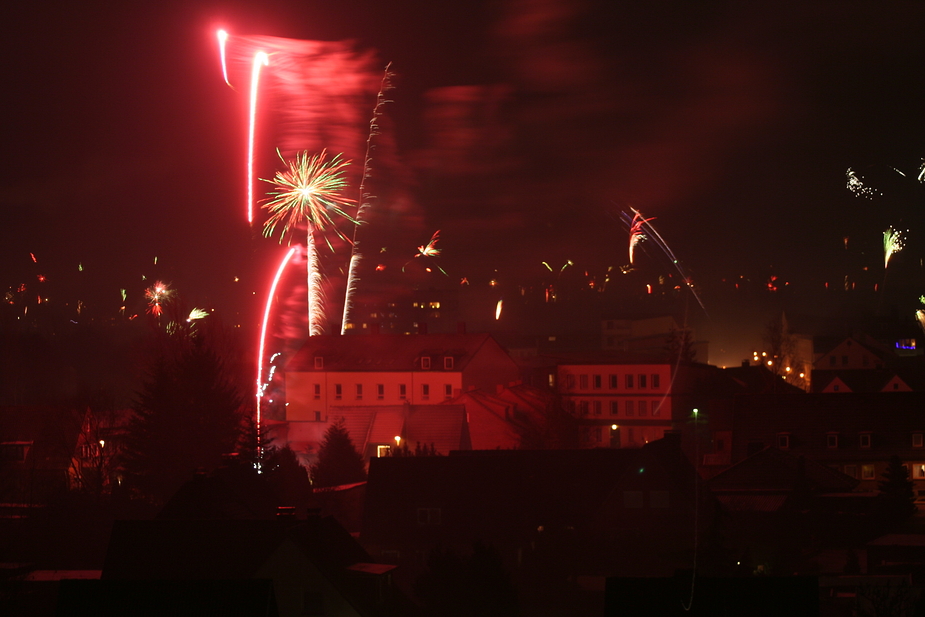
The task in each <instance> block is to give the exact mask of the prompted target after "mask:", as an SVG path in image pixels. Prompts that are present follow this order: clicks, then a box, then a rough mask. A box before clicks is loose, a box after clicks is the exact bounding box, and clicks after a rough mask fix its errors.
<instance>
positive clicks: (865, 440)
mask: <svg viewBox="0 0 925 617" xmlns="http://www.w3.org/2000/svg"><path fill="white" fill-rule="evenodd" d="M858 437H859V438H860V442H859V443H860V446H861V447H862V448H869V447H870V433H861V434H860V435H859V436H858Z"/></svg>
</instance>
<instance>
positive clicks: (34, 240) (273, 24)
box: [0, 0, 925, 306]
mask: <svg viewBox="0 0 925 617" xmlns="http://www.w3.org/2000/svg"><path fill="white" fill-rule="evenodd" d="M922 24H925V3H923V2H889V3H883V2H781V3H752V2H747V3H737V2H707V3H691V2H645V3H638V2H612V1H610V0H480V1H478V2H465V3H440V2H432V1H427V0H413V1H407V2H367V1H362V0H339V1H338V2H330V1H319V2H296V1H283V0H276V1H272V0H271V1H266V2H260V3H253V2H225V3H221V2H201V3H196V2H175V1H161V2H156V3H144V5H138V6H136V3H130V2H124V3H117V2H112V3H105V2H93V1H89V2H85V3H70V2H39V3H34V4H30V5H29V6H28V7H26V6H25V4H23V6H21V7H16V8H12V9H6V11H5V15H4V18H3V20H2V24H0V30H2V32H0V34H2V36H0V46H2V53H3V58H4V60H3V62H2V63H0V67H2V68H0V70H2V83H3V85H4V88H3V91H4V95H3V97H2V103H0V105H2V109H3V127H4V128H3V139H2V146H0V147H2V156H3V165H0V207H2V210H0V241H2V248H0V256H2V259H3V268H2V271H3V276H4V280H3V281H0V283H2V285H3V287H4V289H7V288H9V287H14V286H17V285H19V284H20V283H22V282H29V281H26V280H25V277H26V276H32V275H34V274H35V272H37V269H39V270H41V269H43V267H44V268H45V269H47V272H43V274H46V275H49V276H51V274H50V273H53V275H54V276H55V277H56V278H58V279H59V280H60V279H64V280H65V281H67V285H70V286H74V285H78V284H79V285H83V284H84V281H86V284H87V285H90V286H92V287H93V289H94V290H95V291H94V293H97V294H98V295H97V296H96V297H97V298H104V299H100V300H97V301H98V302H99V303H101V304H105V303H107V302H109V301H110V300H111V301H112V303H113V306H116V305H117V304H118V303H119V302H120V300H119V299H118V290H119V289H121V288H128V290H129V293H130V294H132V293H134V294H135V297H136V298H139V297H140V292H141V291H143V288H144V285H145V284H146V283H145V281H143V280H142V279H141V276H142V275H145V276H147V277H149V280H150V279H151V278H162V279H164V280H168V281H170V282H171V283H173V284H174V285H175V287H177V288H178V289H179V290H180V291H181V293H183V294H184V295H185V296H186V297H187V298H189V300H190V302H193V303H219V302H221V301H223V299H225V298H227V297H228V296H229V294H232V293H234V294H237V295H238V296H247V295H249V294H251V293H252V292H253V291H255V290H262V289H263V287H264V282H263V278H264V277H265V273H266V272H267V271H268V264H269V262H270V257H269V256H272V255H273V254H274V253H273V249H272V247H273V246H275V245H274V244H273V243H272V241H269V240H262V239H260V238H259V237H258V236H259V234H258V233H257V232H255V231H252V230H250V229H249V228H248V226H247V223H246V221H245V219H244V197H245V179H244V155H245V151H246V150H245V136H246V124H245V119H246V110H247V95H246V90H247V88H246V84H245V83H243V82H240V83H238V84H236V86H237V90H232V89H230V88H228V86H226V85H225V84H224V83H223V81H222V78H221V72H220V66H219V59H218V50H217V45H216V42H215V35H214V32H215V30H216V28H218V27H224V28H226V29H227V30H228V31H229V32H230V33H231V34H232V36H233V37H242V38H240V39H238V42H239V44H240V45H239V49H242V48H243V47H242V46H243V45H244V43H243V41H245V39H244V38H243V37H252V36H272V37H281V38H289V39H299V40H306V41H343V40H350V41H352V42H351V43H350V44H349V46H348V47H349V48H350V49H353V50H355V51H356V52H357V53H358V54H362V53H364V52H369V53H371V54H372V56H371V57H370V58H369V59H368V64H367V65H365V66H366V70H367V71H368V76H371V77H372V79H371V80H370V79H367V81H365V82H364V83H367V82H368V83H370V84H372V86H371V87H372V89H371V91H370V92H369V96H368V99H367V100H362V99H358V100H356V101H351V102H350V103H349V105H354V104H355V105H356V109H357V110H358V111H357V112H356V113H357V114H358V115H357V118H359V119H360V121H359V124H358V125H357V126H356V127H354V128H355V129H356V132H355V135H357V136H359V139H358V140H357V141H358V142H359V143H356V144H355V146H354V147H355V151H354V152H353V153H348V154H350V155H351V156H354V157H356V156H358V155H361V153H362V148H363V147H364V146H365V143H364V142H365V137H366V133H365V127H366V126H367V125H368V121H369V116H370V112H371V110H372V106H373V103H374V101H375V93H376V92H375V85H376V84H378V79H379V77H378V76H379V75H381V72H382V69H383V67H384V66H385V64H386V63H387V62H389V61H391V62H392V63H393V65H392V67H393V70H394V72H395V74H396V75H395V78H394V79H393V84H394V88H393V89H392V90H391V91H390V92H389V93H388V94H389V98H390V99H391V100H392V101H393V102H391V103H389V104H387V105H386V107H385V109H384V116H383V122H382V126H383V129H384V130H383V135H382V136H381V137H380V138H379V139H380V148H381V150H380V152H379V153H378V154H377V156H379V158H378V159H377V160H376V162H375V164H374V166H373V169H372V176H373V180H372V181H371V184H372V186H371V188H370V190H371V191H372V192H374V193H376V194H377V195H379V197H380V199H379V201H378V202H377V204H376V208H377V209H378V211H379V216H380V217H381V218H379V219H373V221H374V222H375V223H376V224H378V225H380V226H381V228H380V229H379V230H378V231H379V232H380V233H381V236H377V237H376V238H375V243H376V244H381V245H383V248H387V249H388V254H389V255H390V256H391V257H392V259H393V260H397V262H396V263H398V264H399V265H400V264H401V262H402V261H403V258H405V257H407V258H411V256H412V255H413V254H414V252H415V247H416V246H417V245H418V244H422V243H424V242H426V241H427V240H428V239H429V238H430V235H431V233H433V232H434V231H435V230H437V229H440V230H441V246H442V247H443V249H444V253H443V256H442V257H441V260H442V261H441V264H442V265H443V267H444V268H446V270H447V271H448V272H450V273H451V275H452V278H453V279H454V280H455V279H458V278H460V277H462V276H467V277H469V278H470V280H472V282H473V284H475V283H476V281H483V280H487V277H488V276H490V271H491V270H492V269H498V270H499V274H500V275H501V276H508V277H510V278H515V277H518V276H524V273H528V274H529V273H532V272H534V271H536V272H539V270H538V269H539V268H540V267H541V266H540V265H539V264H540V262H541V261H548V262H550V263H557V264H558V263H563V262H564V261H565V260H566V259H571V260H573V261H574V262H575V263H576V264H578V265H579V267H581V268H586V269H589V270H592V271H599V272H600V271H603V269H604V268H605V267H606V266H608V265H620V264H625V263H626V262H627V258H626V246H627V234H626V229H625V227H624V226H623V225H622V224H621V222H620V217H619V214H620V212H621V211H626V210H627V208H628V207H630V206H632V207H635V208H638V209H640V210H641V211H642V212H643V213H644V214H645V215H646V216H650V217H657V218H656V220H655V221H653V224H655V225H656V226H657V228H658V229H659V231H660V232H661V234H662V236H663V237H664V238H665V240H666V241H667V242H668V244H669V245H670V246H671V248H672V249H673V251H674V253H675V254H676V255H677V256H678V257H679V258H680V259H681V260H682V261H683V262H684V264H685V266H686V268H687V269H688V270H689V271H690V272H693V273H694V274H695V276H696V278H698V279H699V280H701V281H703V284H704V285H708V284H709V283H710V282H711V281H718V280H720V279H722V278H723V277H731V276H737V275H747V276H750V277H754V278H755V279H757V280H763V279H764V278H766V277H767V276H768V274H769V273H771V272H774V273H777V274H779V275H780V276H781V277H783V278H786V279H787V280H790V279H793V281H794V284H797V282H799V284H801V285H806V286H810V287H811V286H816V287H818V286H820V285H822V284H823V283H824V281H826V280H829V279H830V278H831V279H832V280H840V278H841V277H843V276H844V275H845V274H847V273H848V272H847V270H846V269H847V268H849V267H860V266H859V264H861V263H867V261H869V262H870V265H872V266H873V265H876V264H877V263H878V261H879V260H881V259H882V258H881V257H879V256H878V255H879V245H880V241H881V234H882V232H883V230H884V229H885V228H886V226H888V225H891V224H892V225H897V226H900V227H903V228H909V229H910V245H914V244H915V240H914V235H915V234H916V233H921V231H922V227H921V226H919V227H916V225H917V224H920V223H921V219H922V213H921V209H922V206H923V204H925V201H923V199H922V195H923V194H922V187H921V185H919V184H918V183H917V182H916V181H915V176H917V175H918V173H919V169H920V165H921V160H922V157H925V79H923V78H925V70H923V69H925V36H923V30H922ZM246 40H248V41H252V40H253V39H246ZM231 44H232V45H234V44H235V39H234V38H233V39H232V41H231ZM241 66H242V65H240V64H239V65H238V68H237V69H235V70H238V71H240V70H241ZM267 71H268V72H267V77H266V79H267V82H266V83H267V84H268V85H267V86H266V87H267V90H268V96H269V97H270V98H269V99H268V101H275V103H274V104H275V105H276V109H277V110H280V109H283V107H286V106H289V107H291V104H292V103H291V100H290V99H286V98H285V97H283V96H282V94H281V92H282V91H283V90H284V88H283V87H282V86H280V85H279V84H277V85H276V86H274V85H273V82H272V80H273V79H274V77H272V76H271V69H267ZM239 76H240V73H239ZM239 81H240V80H239ZM274 96H275V97H276V98H273V97H274ZM271 107H272V106H271V105H270V103H268V109H270V108H271ZM278 113H279V112H275V113H274V112H270V111H268V112H267V113H266V117H263V118H262V119H261V120H262V122H263V132H261V133H260V142H259V148H260V150H259V152H258V161H257V165H258V168H259V170H260V174H261V175H263V176H264V177H266V176H267V175H270V174H272V173H273V171H274V169H275V167H274V165H275V160H274V159H275V153H274V149H275V147H277V146H281V145H282V143H281V142H286V143H290V144H291V145H292V146H293V147H296V143H295V142H296V141H297V140H295V141H294V140H293V134H291V133H287V130H288V129H286V128H285V127H284V126H283V125H282V124H281V122H282V121H281V120H280V118H281V116H280V115H278ZM278 121H279V122H278ZM319 122H321V123H324V122H326V121H325V120H324V119H323V118H322V119H321V120H319ZM281 127H283V128H281ZM343 135H347V136H354V133H350V132H347V133H344V134H343ZM343 135H342V136H343ZM274 142H276V143H274ZM305 147H308V145H306V146H305ZM376 165H381V167H378V168H377V167H376ZM849 167H852V168H854V169H856V170H858V171H859V172H861V173H863V174H864V175H865V177H866V178H868V179H869V180H870V181H872V182H874V183H875V184H876V185H877V187H878V188H879V189H881V190H882V192H883V193H884V195H883V196H882V197H878V198H877V199H876V200H865V199H862V198H857V197H855V196H853V195H852V194H851V193H850V192H848V191H847V190H846V189H845V172H846V170H847V169H848V168H849ZM894 168H895V170H899V171H901V172H903V173H904V174H905V177H903V176H901V175H899V174H898V173H897V172H896V171H894ZM377 172H378V176H377ZM370 227H372V225H371V226H370ZM370 233H373V232H372V231H371V232H370ZM846 235H847V236H849V237H850V238H851V243H850V249H851V251H853V253H852V255H851V257H850V259H849V258H848V257H846V251H845V245H844V241H843V238H844V237H845V236H846ZM371 242H372V241H371ZM649 248H650V249H653V247H651V245H650V247H649ZM862 250H863V251H864V254H863V255H862V254H861V251H862ZM30 252H31V253H33V254H34V255H35V256H36V258H37V260H38V261H39V263H38V264H34V263H32V260H31V258H30V256H29V253H30ZM155 256H157V258H158V263H157V265H155V264H154V257H155ZM370 259H372V258H370ZM645 259H650V260H652V261H653V262H656V261H657V260H658V259H660V257H659V255H658V254H657V253H656V252H655V251H654V249H653V250H650V251H648V252H647V253H646V256H645ZM78 265H82V266H83V269H84V270H83V272H82V273H80V275H79V276H80V277H83V278H82V279H81V280H80V282H79V283H78V282H74V281H72V280H71V277H75V280H76V277H77V276H78V274H77V271H78ZM652 267H653V268H663V269H665V270H666V271H670V266H668V265H667V264H665V263H664V260H663V263H662V264H661V265H657V264H653V265H652ZM393 270H394V268H393ZM920 274H921V273H920V272H919V275H920ZM234 276H240V277H241V278H242V281H241V282H240V283H237V284H235V283H233V282H232V281H233V277H234ZM20 279H23V280H20ZM920 282H921V281H920ZM62 284H63V283H62ZM923 292H925V289H923Z"/></svg>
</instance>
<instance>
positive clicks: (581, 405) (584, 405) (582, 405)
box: [579, 401, 588, 416]
mask: <svg viewBox="0 0 925 617" xmlns="http://www.w3.org/2000/svg"><path fill="white" fill-rule="evenodd" d="M579 408H580V409H581V415H583V416H586V415H588V401H581V403H579Z"/></svg>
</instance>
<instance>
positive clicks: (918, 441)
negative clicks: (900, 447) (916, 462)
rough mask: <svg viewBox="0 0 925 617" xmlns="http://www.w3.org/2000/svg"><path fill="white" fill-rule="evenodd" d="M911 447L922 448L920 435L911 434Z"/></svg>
mask: <svg viewBox="0 0 925 617" xmlns="http://www.w3.org/2000/svg"><path fill="white" fill-rule="evenodd" d="M912 447H913V448H921V447H922V433H912Z"/></svg>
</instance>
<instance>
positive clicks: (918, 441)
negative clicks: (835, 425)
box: [777, 432, 925, 450]
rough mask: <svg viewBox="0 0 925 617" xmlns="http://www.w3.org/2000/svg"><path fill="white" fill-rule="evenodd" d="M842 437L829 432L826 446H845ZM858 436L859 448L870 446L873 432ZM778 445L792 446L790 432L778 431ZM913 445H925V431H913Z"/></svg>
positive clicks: (783, 448) (779, 446) (783, 446)
mask: <svg viewBox="0 0 925 617" xmlns="http://www.w3.org/2000/svg"><path fill="white" fill-rule="evenodd" d="M841 437H842V435H841V434H839V433H834V432H833V433H827V434H826V436H825V445H826V448H828V449H829V450H836V449H838V448H839V447H845V445H846V444H847V442H846V441H845V440H844V439H841ZM857 438H858V440H857V444H858V447H859V448H862V449H865V450H866V449H869V448H870V443H871V433H868V432H864V433H858V435H857ZM777 447H778V448H780V449H781V450H786V449H788V448H789V447H790V433H778V435H777ZM912 447H913V448H922V447H925V433H912Z"/></svg>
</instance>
